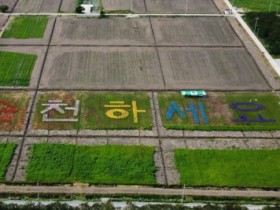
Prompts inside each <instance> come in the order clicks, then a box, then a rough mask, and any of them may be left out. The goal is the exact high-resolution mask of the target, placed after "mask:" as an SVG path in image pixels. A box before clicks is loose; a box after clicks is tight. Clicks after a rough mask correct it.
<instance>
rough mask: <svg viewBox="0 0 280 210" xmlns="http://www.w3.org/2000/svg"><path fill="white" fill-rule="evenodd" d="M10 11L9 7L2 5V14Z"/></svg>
mask: <svg viewBox="0 0 280 210" xmlns="http://www.w3.org/2000/svg"><path fill="white" fill-rule="evenodd" d="M8 9H9V7H8V6H7V5H0V12H3V13H5V12H7V10H8Z"/></svg>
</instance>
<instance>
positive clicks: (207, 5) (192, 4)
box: [146, 0, 219, 14]
mask: <svg viewBox="0 0 280 210" xmlns="http://www.w3.org/2000/svg"><path fill="white" fill-rule="evenodd" d="M186 2H187V4H186ZM146 5H147V10H148V13H162V14H165V13H175V14H176V13H191V14H193V13H198V14H215V13H219V10H218V8H217V7H216V5H215V4H214V3H213V1H212V0H188V1H186V0H172V1H170V0H160V1H159V0H146Z"/></svg>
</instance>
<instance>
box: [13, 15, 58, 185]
mask: <svg viewBox="0 0 280 210" xmlns="http://www.w3.org/2000/svg"><path fill="white" fill-rule="evenodd" d="M55 25H56V18H55V20H54V24H53V28H52V32H51V35H50V38H49V41H48V46H47V50H46V52H45V56H44V59H43V64H42V67H41V71H40V75H39V78H38V81H37V86H36V89H35V93H34V95H33V98H32V99H31V107H30V112H29V113H28V118H27V121H26V126H25V129H24V134H23V139H22V143H21V147H20V150H19V154H18V159H17V162H16V165H15V171H14V174H13V175H12V178H11V180H12V181H15V176H16V173H17V171H18V166H19V161H20V160H21V156H22V151H23V147H24V143H25V140H26V137H27V133H28V129H29V127H31V117H32V113H33V112H34V109H35V104H36V101H37V100H36V99H37V95H38V92H39V87H40V82H41V79H42V75H43V70H44V67H45V63H46V60H47V57H48V53H49V48H50V43H51V40H52V37H53V33H54V28H55Z"/></svg>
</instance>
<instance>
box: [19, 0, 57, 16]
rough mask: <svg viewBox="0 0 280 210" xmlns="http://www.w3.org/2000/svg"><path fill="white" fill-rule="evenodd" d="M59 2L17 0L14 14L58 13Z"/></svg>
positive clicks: (52, 0)
mask: <svg viewBox="0 0 280 210" xmlns="http://www.w3.org/2000/svg"><path fill="white" fill-rule="evenodd" d="M60 1H61V0H47V1H46V0H19V2H18V4H17V6H16V8H15V10H14V12H26V13H27V12H58V9H59V5H60Z"/></svg>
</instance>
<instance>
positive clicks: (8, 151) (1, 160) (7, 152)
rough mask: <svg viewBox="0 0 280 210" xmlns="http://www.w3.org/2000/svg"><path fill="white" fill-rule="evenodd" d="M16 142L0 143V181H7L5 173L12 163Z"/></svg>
mask: <svg viewBox="0 0 280 210" xmlns="http://www.w3.org/2000/svg"><path fill="white" fill-rule="evenodd" d="M15 148H16V144H3V143H0V181H1V182H2V181H5V173H6V170H7V167H8V165H9V164H10V162H11V160H12V157H13V153H14V150H15Z"/></svg>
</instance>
